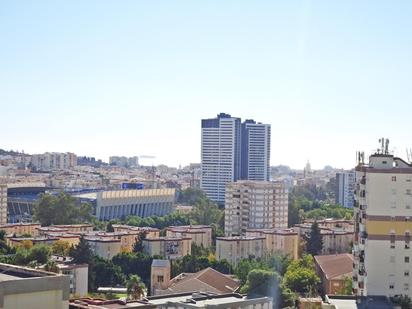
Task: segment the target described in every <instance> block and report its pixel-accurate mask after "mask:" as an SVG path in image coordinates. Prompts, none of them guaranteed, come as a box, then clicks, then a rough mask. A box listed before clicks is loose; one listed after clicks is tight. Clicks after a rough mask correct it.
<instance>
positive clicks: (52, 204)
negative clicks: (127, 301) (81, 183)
mask: <svg viewBox="0 0 412 309" xmlns="http://www.w3.org/2000/svg"><path fill="white" fill-rule="evenodd" d="M91 211H92V209H91V205H90V204H84V203H80V202H78V201H77V200H76V199H75V198H74V197H72V196H70V195H68V194H66V193H64V192H60V193H59V194H58V195H51V194H42V195H41V196H40V199H39V201H38V202H37V203H35V205H34V208H33V214H34V218H35V220H37V221H39V222H40V224H41V225H43V226H49V225H53V224H76V223H85V222H89V221H90V219H91Z"/></svg>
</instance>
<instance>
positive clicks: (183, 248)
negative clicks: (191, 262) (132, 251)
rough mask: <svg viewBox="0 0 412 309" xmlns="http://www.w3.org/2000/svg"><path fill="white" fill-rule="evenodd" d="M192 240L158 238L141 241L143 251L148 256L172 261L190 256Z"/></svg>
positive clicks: (185, 238) (187, 238) (188, 238)
mask: <svg viewBox="0 0 412 309" xmlns="http://www.w3.org/2000/svg"><path fill="white" fill-rule="evenodd" d="M191 249H192V239H191V238H190V237H159V238H146V239H144V240H143V251H144V252H146V253H147V254H149V255H150V256H153V255H159V256H161V257H163V258H165V259H169V260H173V259H177V258H181V257H183V256H185V255H188V254H190V252H191Z"/></svg>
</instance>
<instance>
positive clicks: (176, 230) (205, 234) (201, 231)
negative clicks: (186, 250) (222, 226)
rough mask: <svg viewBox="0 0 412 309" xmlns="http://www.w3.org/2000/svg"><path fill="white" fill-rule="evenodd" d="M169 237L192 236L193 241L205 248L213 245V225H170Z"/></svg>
mask: <svg viewBox="0 0 412 309" xmlns="http://www.w3.org/2000/svg"><path fill="white" fill-rule="evenodd" d="M166 236H167V237H185V238H186V237H190V238H191V239H192V243H195V244H196V245H198V246H202V247H204V248H209V247H211V246H212V227H211V226H209V225H186V226H169V227H168V228H166Z"/></svg>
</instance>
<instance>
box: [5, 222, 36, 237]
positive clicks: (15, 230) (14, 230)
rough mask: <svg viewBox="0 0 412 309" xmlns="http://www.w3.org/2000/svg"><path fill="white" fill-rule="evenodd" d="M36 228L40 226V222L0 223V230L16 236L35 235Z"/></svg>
mask: <svg viewBox="0 0 412 309" xmlns="http://www.w3.org/2000/svg"><path fill="white" fill-rule="evenodd" d="M38 228H40V224H38V223H8V224H2V225H0V230H3V231H5V232H6V235H16V236H21V235H23V234H27V235H31V236H37V235H38Z"/></svg>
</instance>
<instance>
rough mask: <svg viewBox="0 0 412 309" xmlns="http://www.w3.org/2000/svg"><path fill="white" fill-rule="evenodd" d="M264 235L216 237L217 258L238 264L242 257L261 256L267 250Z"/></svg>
mask: <svg viewBox="0 0 412 309" xmlns="http://www.w3.org/2000/svg"><path fill="white" fill-rule="evenodd" d="M265 240H266V239H265V237H263V236H230V237H217V238H216V259H217V260H223V259H225V260H227V261H228V262H229V263H231V264H232V265H237V264H238V263H239V261H240V260H241V259H246V258H249V257H255V258H260V257H262V256H263V254H264V252H265Z"/></svg>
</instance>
